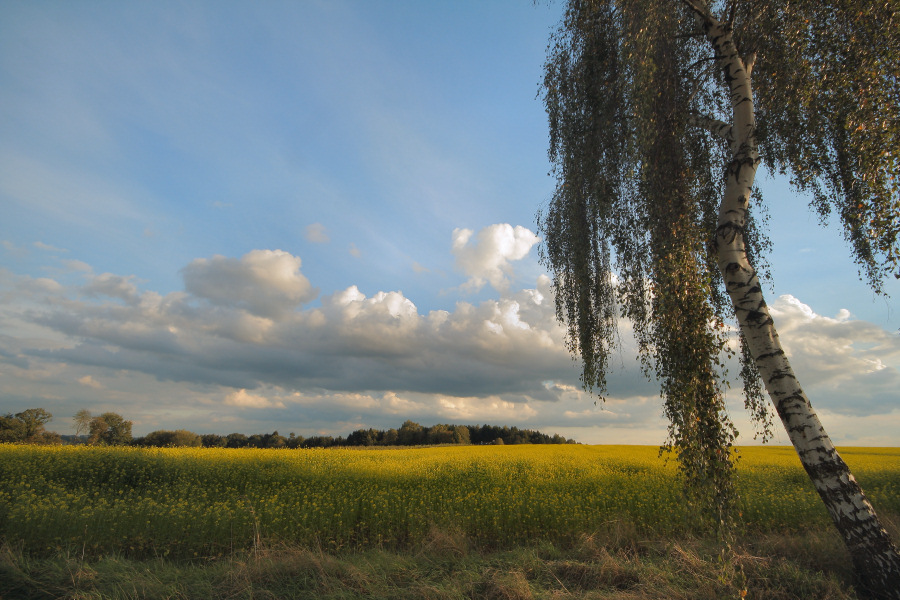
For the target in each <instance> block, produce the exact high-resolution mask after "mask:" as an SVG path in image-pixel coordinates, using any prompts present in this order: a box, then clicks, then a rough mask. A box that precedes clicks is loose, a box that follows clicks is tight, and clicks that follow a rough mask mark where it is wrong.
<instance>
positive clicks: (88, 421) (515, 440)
mask: <svg viewBox="0 0 900 600" xmlns="http://www.w3.org/2000/svg"><path fill="white" fill-rule="evenodd" d="M52 417H53V416H52V415H51V414H50V413H49V412H47V411H46V410H44V409H42V408H32V409H28V410H26V411H23V412H20V413H17V414H15V415H13V414H7V415H5V416H3V417H0V443H3V442H12V443H34V444H61V443H69V444H94V445H96V444H99V445H109V446H125V445H128V446H143V447H157V448H164V447H194V448H199V447H203V448H332V447H351V446H437V445H446V444H574V443H576V442H575V440H571V439H566V438H564V437H562V436H561V435H559V434H555V435H547V434H546V433H541V432H540V431H536V430H533V429H519V428H518V427H508V426H502V427H501V426H498V425H447V424H438V425H433V426H431V427H425V426H423V425H420V424H418V423H415V422H413V421H410V420H407V421H405V422H404V423H403V424H402V425H401V426H400V427H399V429H393V428H391V429H387V430H378V429H371V428H370V429H357V430H356V431H354V432H352V433H351V434H350V435H348V436H347V437H343V436H337V437H333V436H330V435H326V436H322V435H315V436H311V437H303V436H302V435H295V434H294V433H290V434H289V435H288V436H286V437H285V436H283V435H280V434H279V433H278V432H277V431H273V432H272V433H262V434H259V433H257V434H253V435H249V436H248V435H245V434H243V433H229V434H228V435H219V434H216V433H208V434H203V435H200V434H197V433H194V432H192V431H187V430H185V429H177V430H175V431H169V430H159V431H152V432H150V433H148V434H147V435H145V436H140V437H133V436H132V435H131V426H132V422H131V421H127V420H125V419H124V418H123V417H122V416H121V415H119V414H117V413H112V412H107V413H103V414H101V415H98V416H93V415H91V413H90V412H88V411H86V410H80V411H78V412H77V413H76V414H75V417H74V418H73V422H74V426H75V435H64V436H60V435H59V434H57V433H54V432H52V431H47V430H46V428H45V424H46V423H48V422H49V421H50V420H51V419H52ZM82 432H86V435H82Z"/></svg>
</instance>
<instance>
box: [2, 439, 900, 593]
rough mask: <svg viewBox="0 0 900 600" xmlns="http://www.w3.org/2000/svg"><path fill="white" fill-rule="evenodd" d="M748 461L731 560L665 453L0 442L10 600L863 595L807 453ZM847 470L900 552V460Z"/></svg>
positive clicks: (856, 452)
mask: <svg viewBox="0 0 900 600" xmlns="http://www.w3.org/2000/svg"><path fill="white" fill-rule="evenodd" d="M741 453H742V455H743V460H742V461H741V462H740V467H739V474H740V479H739V489H740V491H741V495H742V498H743V501H742V507H741V508H742V513H743V519H744V525H743V529H742V531H741V532H740V541H739V542H738V544H737V546H736V555H737V558H736V559H735V560H734V561H733V562H732V563H723V562H722V561H721V560H720V559H719V555H718V547H717V546H716V545H715V543H713V542H712V541H711V540H708V539H703V537H702V535H700V534H698V532H696V531H691V529H690V526H689V522H690V519H689V518H688V513H687V510H688V509H686V508H685V507H684V504H683V502H682V501H681V498H680V496H679V485H678V483H677V481H676V479H675V477H674V466H673V465H672V464H671V463H669V464H667V463H665V462H664V461H663V460H661V459H659V458H658V457H657V451H656V449H655V448H649V447H609V446H514V447H472V446H470V447H444V448H425V449H398V450H327V451H322V450H318V451H315V450H312V451H309V450H308V451H297V450H293V451H276V450H231V451H229V450H212V449H208V450H204V449H194V450H183V449H164V450H149V449H144V450H140V449H132V448H83V447H82V448H77V447H76V448H72V447H63V448H38V447H26V446H0V537H2V542H3V547H2V552H0V599H2V600H8V599H13V598H635V599H638V598H724V597H741V592H742V591H744V592H745V593H746V597H748V598H855V597H856V596H854V595H853V592H852V591H851V590H850V588H849V587H848V586H849V584H850V583H851V581H852V580H851V577H852V575H851V573H850V571H849V567H848V564H847V562H848V561H847V556H846V553H845V552H844V550H843V548H842V546H841V543H840V541H839V540H838V539H837V536H836V535H835V534H833V533H832V531H831V529H832V528H831V525H830V523H829V522H828V518H827V516H826V514H825V511H824V509H823V508H822V507H821V504H820V502H819V500H818V498H817V496H816V495H815V492H814V491H813V490H812V486H811V484H810V483H809V481H808V480H807V479H806V476H805V474H804V473H803V471H802V469H801V468H800V466H799V464H798V461H797V458H796V456H795V455H794V454H793V450H791V449H790V448H745V449H742V450H741ZM842 456H844V457H845V459H846V460H847V462H848V463H849V464H850V466H851V468H852V469H853V471H854V473H855V474H856V475H857V478H858V479H859V480H860V481H861V483H862V485H863V487H864V488H865V489H866V490H867V492H868V494H869V496H870V498H871V499H872V501H873V503H874V504H875V506H876V509H877V510H878V511H879V513H880V514H881V516H882V517H883V518H886V520H888V521H889V523H890V524H891V526H892V528H893V529H894V531H893V533H894V535H895V536H896V534H897V532H896V527H893V522H894V516H895V515H898V514H900V494H898V490H900V449H893V448H892V449H842ZM738 567H740V569H738Z"/></svg>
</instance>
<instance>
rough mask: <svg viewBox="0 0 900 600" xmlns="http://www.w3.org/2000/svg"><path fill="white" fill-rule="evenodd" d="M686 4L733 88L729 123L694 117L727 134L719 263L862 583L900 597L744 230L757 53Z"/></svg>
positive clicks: (893, 571)
mask: <svg viewBox="0 0 900 600" xmlns="http://www.w3.org/2000/svg"><path fill="white" fill-rule="evenodd" d="M688 4H689V5H690V6H691V8H692V9H693V10H694V11H695V14H697V15H698V21H700V22H701V23H702V25H703V27H704V31H705V32H706V36H707V38H708V40H709V41H710V43H711V44H712V45H713V48H714V50H715V54H716V57H717V60H718V63H719V66H720V67H721V68H722V69H723V70H724V73H725V78H726V80H727V83H728V85H729V86H730V89H731V103H732V109H733V111H732V118H733V121H732V124H731V126H730V127H729V128H727V130H726V129H725V128H723V126H724V125H727V124H724V123H721V122H718V121H713V120H710V119H702V118H699V117H698V118H695V123H697V124H699V125H701V126H703V127H706V128H707V129H709V130H710V131H712V132H714V133H715V134H717V135H720V136H722V137H723V138H725V139H727V140H728V141H729V143H730V146H731V154H732V160H731V163H730V164H729V165H728V172H727V177H728V178H727V183H726V188H725V196H724V198H723V200H722V204H721V205H720V207H719V223H718V229H717V231H716V247H717V251H718V263H719V269H720V270H721V272H722V276H723V277H724V280H725V286H726V289H727V291H728V294H729V296H730V297H731V301H732V303H733V305H734V309H735V313H736V315H737V319H738V322H739V323H740V327H741V331H742V332H743V334H744V337H745V338H746V340H747V345H748V346H749V348H750V352H751V354H752V356H753V359H754V361H755V362H756V366H757V369H758V370H759V373H760V375H761V377H762V380H763V383H764V384H765V386H766V390H767V391H768V393H769V396H770V397H771V398H772V402H773V403H774V405H775V409H776V412H777V413H778V416H779V417H780V418H781V421H782V423H783V424H784V427H785V429H786V430H787V433H788V436H789V437H790V440H791V443H792V444H793V445H794V448H795V449H796V451H797V454H798V455H799V457H800V462H801V463H802V464H803V467H804V469H806V472H807V474H808V475H809V477H810V479H811V480H812V482H813V484H814V485H815V487H816V490H817V491H818V492H819V496H821V498H822V501H823V502H824V503H825V506H826V508H827V509H828V512H829V513H830V514H831V518H832V519H833V520H834V523H835V525H836V527H837V529H838V531H839V532H840V534H841V536H842V537H843V539H844V542H845V543H846V545H847V548H848V550H849V551H850V555H851V557H852V559H853V564H854V567H855V568H856V573H857V577H858V578H859V583H860V584H861V587H863V588H865V589H867V590H868V591H869V592H871V593H872V594H873V595H874V596H876V597H878V598H885V599H891V600H900V555H898V552H897V548H896V547H895V546H894V545H893V543H892V542H891V540H890V537H889V535H888V533H887V531H886V530H885V529H884V527H882V525H881V523H880V522H879V520H878V517H877V516H876V514H875V511H874V509H873V508H872V505H871V503H870V502H869V501H868V499H866V496H865V494H864V493H863V491H862V489H861V488H860V486H859V484H858V483H857V482H856V480H855V479H854V477H853V475H852V474H851V473H850V469H849V468H848V467H847V465H846V463H844V461H843V459H841V457H840V456H839V455H838V453H837V451H836V450H835V448H834V445H833V444H832V443H831V439H830V438H829V437H828V434H827V433H825V429H824V428H823V427H822V424H821V422H820V421H819V418H818V416H817V415H816V413H815V411H814V410H813V408H812V405H811V404H810V402H809V399H808V398H807V397H806V394H805V393H804V392H803V390H802V389H801V388H800V384H799V382H798V381H797V378H796V376H795V375H794V372H793V369H792V368H791V365H790V363H789V362H788V358H787V355H786V354H785V352H784V350H783V349H782V347H781V343H780V342H779V340H778V333H777V332H776V331H775V324H774V322H773V320H772V317H771V316H770V314H769V311H768V308H767V307H766V303H765V300H764V299H763V295H762V289H761V286H760V283H759V279H758V278H757V275H756V271H755V269H754V268H753V266H752V265H751V264H750V261H749V260H748V258H747V251H746V246H745V244H744V237H743V232H744V227H745V225H746V216H747V209H748V206H749V201H750V192H751V189H752V187H753V180H754V177H755V175H756V167H757V165H758V163H759V155H758V152H757V147H756V136H755V128H756V121H755V115H754V106H753V94H752V88H751V82H750V73H751V70H752V66H753V57H750V58H748V59H747V60H746V63H745V61H744V60H741V58H740V56H738V54H737V49H736V47H735V45H734V41H733V39H732V34H731V30H730V28H729V27H727V26H726V25H724V24H723V23H721V22H719V21H717V20H716V19H715V18H713V17H712V15H711V14H710V13H709V10H708V8H707V7H706V5H705V4H701V3H699V2H693V1H691V0H688Z"/></svg>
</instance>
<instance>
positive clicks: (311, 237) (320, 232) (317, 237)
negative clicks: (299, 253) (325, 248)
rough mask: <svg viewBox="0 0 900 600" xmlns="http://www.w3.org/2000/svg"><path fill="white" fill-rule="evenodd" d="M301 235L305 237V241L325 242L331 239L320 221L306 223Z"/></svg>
mask: <svg viewBox="0 0 900 600" xmlns="http://www.w3.org/2000/svg"><path fill="white" fill-rule="evenodd" d="M303 237H304V238H306V241H307V242H312V243H313V244H326V243H328V242H330V241H331V238H329V237H328V231H327V230H326V229H325V226H324V225H322V224H321V223H313V224H312V225H307V226H306V231H305V233H304V235H303Z"/></svg>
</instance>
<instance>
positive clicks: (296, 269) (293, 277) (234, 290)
mask: <svg viewBox="0 0 900 600" xmlns="http://www.w3.org/2000/svg"><path fill="white" fill-rule="evenodd" d="M182 276H183V277H184V285H185V289H186V290H187V291H188V292H189V293H191V294H193V295H194V296H196V297H198V298H202V299H204V300H207V301H209V302H210V303H212V304H214V305H216V306H221V307H233V308H241V309H244V310H246V311H248V312H250V313H252V314H254V315H257V316H261V317H273V318H274V317H279V316H281V315H283V314H285V313H286V312H289V311H291V310H293V309H295V308H297V307H298V306H300V305H301V304H304V303H306V302H309V301H310V300H312V299H313V298H315V296H316V293H317V292H316V291H315V290H313V288H312V286H311V285H310V283H309V280H308V279H307V278H306V277H304V276H303V274H302V273H300V258H299V257H296V256H292V255H291V254H289V253H287V252H284V251H282V250H253V251H251V252H248V253H247V254H245V255H244V256H243V257H241V258H240V259H235V258H226V257H224V256H218V255H217V256H214V257H212V258H198V259H196V260H194V261H193V262H191V263H190V264H189V265H188V266H186V267H185V268H184V269H182Z"/></svg>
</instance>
